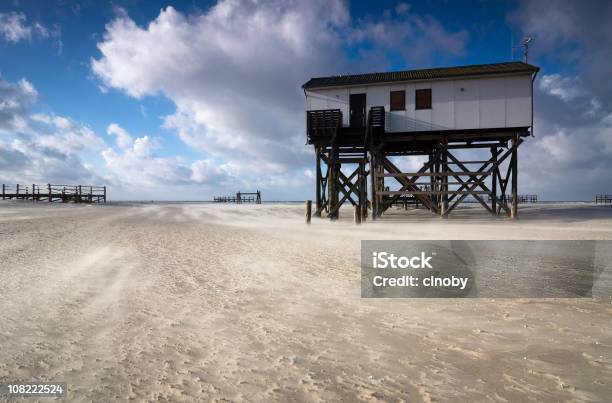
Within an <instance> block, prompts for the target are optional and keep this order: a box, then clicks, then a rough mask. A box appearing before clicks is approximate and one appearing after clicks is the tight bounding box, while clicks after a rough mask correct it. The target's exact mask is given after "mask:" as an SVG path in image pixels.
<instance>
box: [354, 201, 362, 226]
mask: <svg viewBox="0 0 612 403" xmlns="http://www.w3.org/2000/svg"><path fill="white" fill-rule="evenodd" d="M354 215H355V224H357V225H359V224H361V206H359V205H358V204H356V205H355V214H354Z"/></svg>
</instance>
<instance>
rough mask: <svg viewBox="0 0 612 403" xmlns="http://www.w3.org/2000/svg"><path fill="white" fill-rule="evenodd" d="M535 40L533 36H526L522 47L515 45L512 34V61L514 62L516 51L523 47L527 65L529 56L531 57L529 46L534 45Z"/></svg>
mask: <svg viewBox="0 0 612 403" xmlns="http://www.w3.org/2000/svg"><path fill="white" fill-rule="evenodd" d="M534 40H535V38H534V37H533V36H526V37H524V38H523V41H522V42H521V44H520V45H514V35H512V34H511V37H510V43H511V47H512V60H514V50H515V49H516V48H518V47H519V46H521V47H522V48H523V57H524V61H525V63H527V56H528V55H529V46H531V44H532V43H533V41H534Z"/></svg>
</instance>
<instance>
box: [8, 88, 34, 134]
mask: <svg viewBox="0 0 612 403" xmlns="http://www.w3.org/2000/svg"><path fill="white" fill-rule="evenodd" d="M37 99H38V92H37V91H36V89H35V88H34V86H32V84H31V83H30V82H29V81H28V80H26V79H25V78H22V79H21V80H19V81H18V82H17V84H13V83H9V82H8V81H6V80H4V79H2V76H0V131H1V130H6V131H20V130H24V129H26V128H27V115H28V111H29V108H30V107H31V106H32V105H34V104H35V103H36V101H37Z"/></svg>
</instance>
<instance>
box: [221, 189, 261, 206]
mask: <svg viewBox="0 0 612 403" xmlns="http://www.w3.org/2000/svg"><path fill="white" fill-rule="evenodd" d="M213 201H214V202H215V203H236V204H241V203H255V204H261V192H260V191H259V190H258V191H256V192H238V193H236V196H217V197H215V198H214V199H213Z"/></svg>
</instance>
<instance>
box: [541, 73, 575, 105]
mask: <svg viewBox="0 0 612 403" xmlns="http://www.w3.org/2000/svg"><path fill="white" fill-rule="evenodd" d="M538 86H539V87H540V90H542V91H543V92H545V93H547V94H550V95H553V96H556V97H559V98H560V99H562V100H563V101H565V102H570V101H573V100H574V99H576V98H578V97H580V96H583V95H585V94H586V92H585V90H584V89H583V88H582V84H581V83H580V80H579V79H578V78H577V77H564V76H562V75H560V74H549V75H543V76H542V78H540V80H539V83H538Z"/></svg>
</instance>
